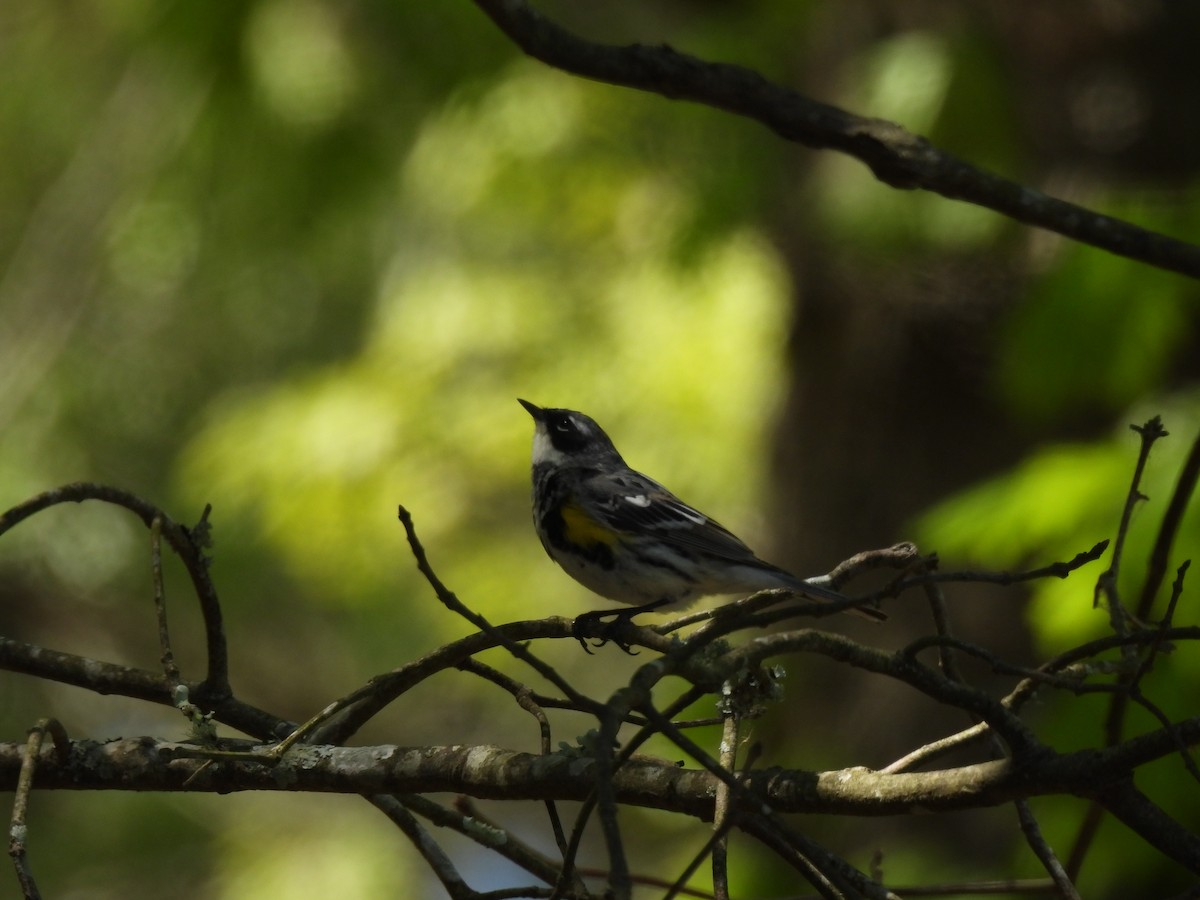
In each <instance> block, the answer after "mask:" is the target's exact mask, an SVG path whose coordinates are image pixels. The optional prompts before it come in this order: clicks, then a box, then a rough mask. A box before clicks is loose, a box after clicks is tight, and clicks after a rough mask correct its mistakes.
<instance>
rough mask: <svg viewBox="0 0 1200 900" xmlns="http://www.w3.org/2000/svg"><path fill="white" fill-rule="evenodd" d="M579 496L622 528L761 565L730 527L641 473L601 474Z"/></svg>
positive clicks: (600, 515)
mask: <svg viewBox="0 0 1200 900" xmlns="http://www.w3.org/2000/svg"><path fill="white" fill-rule="evenodd" d="M580 499H581V500H582V501H583V502H584V503H585V504H587V506H588V508H589V510H591V511H592V512H593V514H594V515H595V516H596V517H597V518H599V519H601V520H602V521H604V522H605V523H606V524H607V525H608V526H609V527H610V528H612V529H613V530H615V531H617V532H622V533H625V534H630V533H634V534H646V533H651V534H653V535H654V536H655V537H656V538H658V539H659V540H661V541H664V542H666V543H668V544H674V545H676V546H678V547H680V548H686V549H690V550H698V551H700V552H702V553H707V554H711V555H713V556H720V557H723V558H725V559H728V560H730V561H732V562H747V563H749V562H758V563H760V564H761V560H758V559H757V557H755V555H754V553H753V551H752V550H751V549H750V548H749V547H747V546H746V545H745V544H744V543H742V541H740V540H739V539H738V538H737V536H736V535H734V534H733V533H732V532H731V531H729V530H728V529H727V528H725V527H724V526H723V525H721V524H720V523H719V522H717V521H715V520H713V519H711V518H709V517H708V516H706V515H704V513H702V512H700V511H699V510H698V509H695V508H694V507H691V506H688V505H687V504H686V503H684V502H683V501H682V500H680V499H679V498H678V497H676V496H675V495H674V494H672V493H671V492H670V491H668V490H667V489H666V488H665V487H663V486H662V485H661V484H659V483H658V482H657V481H654V480H653V479H651V478H647V477H646V476H645V475H642V474H641V473H638V472H632V473H628V472H627V473H624V474H617V475H603V474H602V475H597V476H595V477H594V478H591V479H588V480H587V481H586V482H585V486H584V491H583V496H582V497H581V498H580Z"/></svg>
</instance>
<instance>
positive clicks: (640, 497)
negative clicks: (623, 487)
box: [624, 494, 650, 509]
mask: <svg viewBox="0 0 1200 900" xmlns="http://www.w3.org/2000/svg"><path fill="white" fill-rule="evenodd" d="M624 500H625V502H626V503H631V504H633V505H634V506H640V507H641V508H642V509H645V508H646V507H647V506H649V505H650V498H649V497H647V496H646V495H645V494H626V495H625V497H624Z"/></svg>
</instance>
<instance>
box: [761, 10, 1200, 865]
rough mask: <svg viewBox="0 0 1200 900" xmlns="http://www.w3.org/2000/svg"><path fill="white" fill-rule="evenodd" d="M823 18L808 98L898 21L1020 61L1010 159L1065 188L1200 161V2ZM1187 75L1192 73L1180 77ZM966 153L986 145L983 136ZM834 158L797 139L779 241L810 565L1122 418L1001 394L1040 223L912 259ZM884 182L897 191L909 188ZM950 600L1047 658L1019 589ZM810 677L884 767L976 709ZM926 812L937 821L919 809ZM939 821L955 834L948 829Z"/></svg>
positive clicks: (789, 451)
mask: <svg viewBox="0 0 1200 900" xmlns="http://www.w3.org/2000/svg"><path fill="white" fill-rule="evenodd" d="M825 16H826V19H825V20H824V21H822V20H821V19H820V18H819V17H814V19H813V20H812V22H811V31H810V32H809V33H808V35H807V39H808V41H809V48H810V52H809V53H807V54H803V57H804V60H805V66H806V67H807V69H806V71H803V72H797V73H794V74H793V76H792V78H793V83H795V84H797V85H798V86H799V88H800V89H801V90H802V91H803V92H805V93H808V94H810V95H812V96H816V97H819V98H823V99H830V100H832V101H833V102H835V103H838V102H840V98H839V80H840V73H841V72H842V71H843V69H844V67H845V66H847V65H848V64H861V61H862V59H863V58H864V54H866V53H867V52H869V49H870V48H871V47H872V46H873V45H875V44H876V43H877V42H878V41H880V40H882V39H885V38H887V37H890V36H893V35H895V34H897V33H900V32H904V31H907V30H911V29H928V30H930V31H932V32H935V33H937V34H939V35H943V36H944V35H957V36H958V38H961V39H966V38H967V37H968V36H969V39H970V40H971V41H973V42H975V43H976V44H979V43H980V42H982V43H983V45H984V46H986V47H987V48H989V52H990V53H993V54H995V57H996V58H997V59H998V60H999V61H1000V63H1001V65H1002V66H1003V67H1004V68H1005V69H1006V70H1007V71H1005V72H1004V76H1005V78H1006V81H1007V84H1008V85H1009V89H1010V92H1011V100H1010V102H1011V110H1010V113H1011V114H1012V115H1014V116H1015V120H1016V121H1017V122H1018V123H1019V124H1020V126H1021V129H1022V131H1021V133H1020V134H1019V135H1018V136H1017V138H1016V139H1017V141H1018V145H1019V152H1023V153H1024V154H1026V157H1027V158H1028V159H1032V160H1036V166H1037V167H1036V168H1035V169H1033V170H1031V171H1025V172H1009V173H1006V174H1010V175H1013V176H1015V177H1017V178H1018V179H1021V180H1024V181H1025V182H1026V183H1028V184H1031V185H1033V186H1035V187H1036V186H1040V185H1047V184H1050V185H1057V186H1058V188H1059V190H1061V188H1062V185H1063V184H1064V183H1067V182H1068V181H1070V182H1073V183H1076V184H1077V183H1079V181H1081V180H1082V181H1084V182H1086V183H1089V184H1097V183H1101V184H1102V183H1105V182H1106V181H1112V180H1117V179H1134V180H1136V182H1137V183H1141V184H1152V185H1154V186H1155V187H1156V188H1161V187H1162V186H1163V184H1164V182H1166V183H1168V184H1177V183H1178V182H1179V181H1180V180H1181V179H1183V178H1191V177H1192V176H1193V175H1194V171H1195V168H1196V164H1197V160H1198V157H1197V156H1196V154H1195V153H1194V147H1195V142H1194V140H1192V139H1190V137H1191V136H1193V135H1195V133H1196V132H1197V131H1198V130H1200V106H1197V104H1195V103H1194V102H1192V101H1188V100H1185V99H1184V98H1183V97H1182V96H1181V94H1182V93H1186V92H1187V91H1194V89H1195V87H1196V80H1195V76H1194V73H1195V68H1196V67H1195V65H1194V63H1193V62H1192V61H1191V58H1190V55H1194V52H1195V51H1194V46H1192V47H1191V49H1189V48H1188V46H1187V45H1188V44H1192V43H1193V42H1194V38H1195V36H1196V35H1197V34H1200V27H1198V25H1200V22H1198V18H1200V16H1198V14H1197V8H1196V6H1195V5H1187V4H1150V3H1135V2H1128V3H1121V2H1117V3H1101V2H1090V3H1080V2H1078V0H1056V2H1050V3H1037V4H1029V3H1022V4H1009V3H1005V2H993V3H989V4H986V5H983V6H979V5H972V6H971V7H969V8H960V7H946V6H943V5H937V4H934V5H928V4H911V3H907V2H902V0H870V2H868V0H857V2H853V3H849V4H839V5H838V7H837V9H836V11H829V12H827V13H826V14H825ZM1185 35H1186V38H1185V37H1184V36H1185ZM953 39H955V38H952V40H953ZM1188 72H1190V73H1192V76H1191V77H1190V78H1189V77H1183V75H1182V74H1181V73H1188ZM856 111H857V112H862V113H867V114H871V113H873V112H875V111H873V110H862V109H858V110H856ZM978 114H979V116H980V120H979V121H978V122H974V123H972V122H970V121H966V122H956V123H954V125H953V127H954V128H955V131H956V133H958V134H960V135H961V134H969V133H970V132H971V130H972V129H974V128H976V127H977V126H979V125H980V124H981V123H982V122H983V121H984V120H985V119H986V117H987V116H988V115H989V110H986V109H981V110H979V113H978ZM901 124H905V123H903V122H902V123H901ZM966 141H967V143H968V145H969V141H970V138H966ZM948 149H950V150H951V151H955V150H956V149H959V148H957V147H956V146H954V145H950V146H949V147H948ZM960 152H962V153H963V154H964V155H966V156H971V149H970V148H969V146H968V147H966V148H963V149H961V150H960ZM976 158H978V157H976ZM818 160H819V157H818V156H817V155H815V154H811V153H808V152H806V151H797V156H796V164H795V166H794V169H793V171H794V172H795V173H796V182H795V184H793V185H790V186H787V187H786V188H785V189H784V190H782V191H780V193H779V196H780V198H781V201H780V207H779V209H777V211H776V214H777V220H776V241H777V243H778V246H780V247H781V248H782V250H783V253H784V255H785V256H786V258H787V259H788V261H789V264H790V267H791V275H792V279H793V284H794V286H795V308H796V313H795V319H794V321H795V326H794V331H793V334H792V335H791V341H790V346H789V352H790V384H789V385H788V389H787V395H786V398H785V402H784V406H783V409H782V412H781V415H780V421H779V426H778V432H777V435H776V439H775V454H774V460H773V468H774V476H773V481H772V483H773V484H774V485H776V490H775V492H774V494H773V496H772V497H771V498H770V502H771V503H772V516H773V522H774V525H775V534H776V535H777V536H778V540H779V546H780V548H781V550H780V553H779V554H778V556H779V558H780V560H781V561H782V562H784V563H785V564H787V565H790V566H791V567H793V568H794V570H796V571H799V572H800V573H802V574H814V573H818V572H824V571H827V570H828V569H829V568H830V567H831V566H833V565H834V564H836V563H837V562H838V561H840V560H842V559H844V558H845V557H847V556H848V555H850V554H852V553H854V552H857V551H859V550H863V549H867V548H874V547H882V546H887V545H889V544H891V543H894V542H896V541H899V540H904V539H908V538H911V537H913V535H911V534H909V533H908V531H907V530H906V523H908V522H910V521H911V520H912V519H913V517H914V516H916V515H917V514H919V513H920V512H921V511H922V510H925V509H927V508H929V507H930V506H931V505H933V504H935V503H937V502H938V501H940V500H943V499H945V498H946V497H948V496H950V495H952V494H954V493H955V492H957V491H959V490H960V489H962V488H964V487H966V486H968V485H971V484H974V483H976V482H978V481H980V480H981V479H985V478H988V477H989V476H993V475H996V474H999V473H1001V472H1003V471H1005V470H1006V469H1008V468H1009V467H1011V466H1012V465H1014V464H1015V463H1016V462H1017V461H1019V460H1020V459H1022V457H1024V456H1025V455H1026V454H1027V453H1028V452H1029V451H1030V450H1031V448H1033V447H1034V446H1036V445H1040V444H1043V443H1046V442H1052V441H1057V440H1062V439H1068V438H1083V437H1088V436H1094V435H1097V434H1099V433H1101V432H1102V431H1104V430H1105V429H1108V428H1110V427H1111V424H1112V423H1111V416H1110V414H1106V412H1105V411H1104V410H1102V409H1101V408H1100V407H1099V406H1098V405H1096V404H1085V405H1084V406H1083V407H1082V409H1083V410H1084V411H1083V412H1079V411H1075V410H1070V411H1064V413H1063V415H1061V416H1060V417H1058V418H1057V419H1055V420H1054V421H1053V422H1052V423H1050V424H1048V425H1044V426H1042V425H1039V426H1036V427H1035V426H1032V425H1031V424H1030V423H1027V422H1023V421H1020V420H1019V419H1018V418H1017V417H1016V414H1015V413H1014V412H1013V411H1012V410H1010V409H1009V408H1007V407H1006V405H1005V404H1004V402H1003V401H1002V399H1001V397H1000V394H999V392H998V391H997V390H996V378H995V364H996V362H997V360H998V359H999V357H1000V355H1001V354H1003V353H1004V346H1003V340H1004V338H1003V335H1004V332H1005V327H1006V323H1007V319H1008V317H1009V316H1010V314H1011V313H1012V311H1013V310H1014V309H1015V308H1016V307H1017V306H1018V304H1019V303H1020V302H1021V299H1022V296H1023V294H1024V292H1025V289H1026V286H1027V284H1028V281H1029V279H1030V278H1032V277H1035V276H1034V275H1031V274H1030V271H1031V265H1030V259H1029V258H1028V252H1029V249H1030V244H1031V241H1030V235H1029V233H1028V232H1018V240H1016V241H1012V240H1011V235H1012V232H1009V233H1008V234H1009V237H1010V240H1009V241H1008V243H1007V244H1006V245H1005V246H985V247H983V248H981V249H978V250H975V251H971V252H967V253H964V252H963V251H962V250H961V249H959V250H955V249H951V250H939V249H938V248H936V247H930V246H927V245H920V244H919V242H915V241H914V242H913V243H914V244H917V248H916V249H912V250H910V251H908V252H907V253H906V255H904V256H903V257H897V256H894V255H893V256H888V257H887V258H881V254H880V253H879V252H878V249H877V245H863V246H852V245H847V244H846V243H845V241H844V240H837V239H831V238H830V237H829V234H828V229H826V228H824V227H823V223H822V221H821V219H820V215H819V213H817V214H814V212H813V205H812V204H808V203H806V202H805V200H804V198H806V197H812V196H815V194H816V190H815V186H814V182H815V180H817V179H820V178H821V177H822V170H821V168H820V166H819V165H816V163H817V161H818ZM863 177H868V176H867V175H866V174H865V173H864V176H863ZM878 190H879V191H880V193H881V195H882V193H883V192H885V191H888V190H890V188H887V187H884V186H882V185H880V186H879V188H878ZM796 198H800V199H796ZM946 202H949V201H946ZM1085 202H1086V201H1085ZM1081 301H1082V302H1086V298H1081ZM1131 302H1136V301H1134V300H1133V299H1132V298H1131ZM1097 364H1098V365H1101V364H1102V362H1101V361H1100V360H1099V359H1098V361H1097ZM1194 365H1195V362H1194V361H1193V362H1191V363H1190V364H1189V367H1190V366H1194ZM1113 524H1114V527H1115V524H1116V523H1113ZM936 549H937V548H936V547H922V550H924V551H926V552H928V551H933V550H936ZM1079 549H1081V550H1082V549H1085V548H1082V547H1081V548H1079ZM789 554H790V555H789ZM1047 561H1049V560H1038V561H1037V562H1038V563H1041V562H1047ZM956 562H957V563H962V562H964V561H962V560H958V561H956ZM951 604H952V606H951V612H952V616H953V622H954V625H955V627H956V629H958V633H959V634H960V636H962V637H964V638H965V639H967V640H972V639H979V638H981V637H983V636H986V637H987V640H988V643H989V646H990V647H991V648H992V649H993V650H994V651H995V652H997V653H998V654H1000V655H1001V656H1004V657H1006V658H1008V659H1012V660H1029V659H1031V656H1030V652H1029V648H1028V646H1027V630H1026V629H1025V627H1024V626H1023V624H1022V623H1023V607H1022V605H1021V604H1020V601H1019V600H1018V599H1017V595H1016V594H1015V593H1014V592H1013V591H1012V590H1007V591H1004V592H1001V591H999V590H998V589H996V588H986V587H981V588H978V589H976V590H974V591H971V590H968V589H964V588H957V587H956V588H955V590H954V592H953V595H952V597H951ZM889 612H890V613H891V614H892V621H890V622H888V623H887V624H885V625H884V626H883V629H886V630H880V631H879V632H878V634H876V635H875V636H874V638H873V639H874V640H875V641H876V642H878V643H881V644H882V645H884V646H892V647H900V646H902V645H903V644H904V643H905V642H906V641H907V640H908V639H909V638H911V637H915V636H916V635H917V634H918V633H928V631H929V630H930V623H929V614H928V611H927V610H926V609H925V608H924V606H923V603H922V601H921V600H920V599H919V598H918V597H917V596H915V595H914V596H909V597H907V598H906V599H905V601H904V604H903V605H894V606H893V607H891V608H890V609H889ZM818 627H836V628H837V629H838V630H853V631H854V633H855V635H856V636H865V637H869V636H870V635H869V633H865V632H864V630H863V628H866V629H869V628H870V625H869V624H866V625H864V626H863V628H860V627H859V623H856V622H855V623H850V624H846V623H845V622H842V621H839V622H837V623H819V625H818ZM966 668H967V672H968V675H969V677H971V678H973V679H975V680H976V682H977V683H979V682H986V679H987V678H988V673H987V672H983V671H974V670H972V668H971V667H970V666H967V667H966ZM809 676H811V677H812V678H814V679H817V680H818V684H819V687H818V688H816V689H813V685H812V682H811V681H806V682H804V684H806V686H807V689H806V690H805V691H804V703H805V704H806V705H805V709H804V713H803V717H802V719H803V720H804V721H822V722H833V723H837V725H836V727H838V728H839V733H838V737H837V742H838V743H839V744H840V745H842V746H843V747H845V746H853V747H854V748H855V749H856V750H857V753H856V758H859V759H861V760H862V761H863V763H864V764H870V765H882V764H885V763H887V762H890V761H891V760H892V759H893V758H894V757H895V756H896V755H897V754H899V753H901V752H903V750H902V748H904V747H907V746H915V745H917V744H919V743H921V742H922V741H924V740H928V739H931V738H933V737H936V736H937V734H938V733H939V732H942V731H944V730H946V729H949V730H953V729H955V728H958V727H965V726H966V725H967V724H969V723H968V722H966V721H961V722H957V723H946V722H944V721H943V722H934V721H929V720H928V719H927V720H925V721H924V722H922V717H921V713H920V710H919V709H918V708H917V707H918V706H919V704H920V702H921V701H920V699H919V698H917V697H915V696H914V695H912V694H911V693H910V694H901V693H899V692H894V691H891V690H889V689H888V687H887V686H881V685H880V683H879V681H878V679H869V678H863V679H861V680H859V681H856V682H853V683H847V682H846V681H845V680H844V679H842V678H841V677H840V676H839V681H838V683H836V684H820V683H819V679H820V673H819V672H814V673H807V674H806V675H804V676H796V677H805V678H808V677H809ZM810 702H812V703H814V704H821V703H825V704H827V707H826V708H825V709H821V708H814V707H810V706H809V705H808V704H809V703H810ZM905 706H907V707H909V709H908V710H907V711H900V709H903V707H905ZM898 707H899V708H900V709H898ZM847 709H852V710H854V713H853V714H849V713H847ZM885 711H886V715H884V712H885ZM880 721H888V722H912V723H915V724H916V729H917V730H921V731H923V732H924V733H921V734H913V733H909V734H899V733H880V729H879V728H878V727H877V723H878V722H880ZM780 727H781V728H783V727H787V728H792V727H795V728H797V729H798V728H799V727H800V726H799V725H793V723H788V724H787V725H786V726H783V725H781V726H780ZM799 737H800V736H799V735H797V734H791V735H787V736H785V735H778V734H777V735H772V736H771V737H770V738H769V739H768V741H767V744H768V746H775V747H777V748H778V747H789V748H790V747H792V746H797V745H799V746H801V747H802V746H803V741H802V740H797V739H798V738H799ZM1009 816H1011V812H1007V811H1006V812H1005V813H1004V815H1003V816H1001V817H1000V818H999V819H994V820H993V822H994V824H995V825H996V827H1002V824H1003V823H1006V822H1007V819H1008V817H1009ZM914 826H915V827H918V828H919V827H920V824H919V822H918V821H915V820H910V821H906V822H904V823H903V824H902V825H901V827H902V828H904V829H906V830H909V829H912V828H913V827H914ZM879 827H881V828H882V827H886V826H885V825H884V824H883V823H879ZM962 832H963V834H964V838H967V835H968V834H969V838H968V839H966V840H964V842H963V847H962V848H961V849H962V851H963V853H964V854H965V856H964V859H971V858H972V856H975V858H977V859H978V858H979V857H978V855H979V854H986V855H987V856H989V857H990V858H992V859H993V860H994V859H995V858H996V857H995V854H996V853H997V852H998V853H1000V854H1005V853H1007V852H1008V848H1010V847H1011V844H1010V843H1009V840H1010V837H1011V836H1010V835H1002V834H1000V833H999V832H996V833H995V835H994V837H995V838H996V839H997V840H996V843H995V844H992V843H991V841H989V840H987V839H986V837H985V835H984V834H982V833H981V831H980V830H978V828H975V829H963V830H962ZM939 834H940V835H941V837H942V839H944V838H945V835H946V832H945V831H944V830H943V831H941V832H939ZM983 848H987V849H983Z"/></svg>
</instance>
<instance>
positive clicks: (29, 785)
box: [8, 719, 71, 900]
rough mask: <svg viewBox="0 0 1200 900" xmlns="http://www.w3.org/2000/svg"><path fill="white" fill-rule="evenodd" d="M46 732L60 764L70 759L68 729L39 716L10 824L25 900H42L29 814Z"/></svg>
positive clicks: (27, 746)
mask: <svg viewBox="0 0 1200 900" xmlns="http://www.w3.org/2000/svg"><path fill="white" fill-rule="evenodd" d="M46 732H50V737H51V740H53V741H54V749H55V754H56V756H57V757H58V761H59V762H60V763H64V762H66V759H67V758H68V757H69V755H70V748H71V742H70V740H69V739H68V738H67V732H66V730H65V729H64V728H63V727H62V725H61V724H60V723H59V721H58V720H57V719H39V720H38V722H37V724H36V725H34V726H33V728H31V729H29V738H28V740H26V742H25V752H24V755H23V756H22V758H21V772H20V775H19V776H18V778H17V789H16V792H15V793H14V795H13V810H12V817H11V818H10V819H9V825H8V855H9V856H10V857H12V861H13V867H14V868H15V869H16V871H17V882H18V883H19V884H20V885H21V893H22V896H23V897H24V898H25V900H40V897H41V896H42V895H41V893H40V892H39V890H38V886H37V881H36V880H35V879H34V877H33V869H32V868H31V867H30V865H29V856H28V847H27V843H28V836H29V826H28V824H27V822H26V820H27V818H28V815H29V796H30V794H31V792H32V791H33V777H34V772H35V770H36V769H37V765H38V757H39V756H40V755H41V752H42V742H43V740H44V739H45V736H46Z"/></svg>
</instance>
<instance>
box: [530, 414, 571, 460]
mask: <svg viewBox="0 0 1200 900" xmlns="http://www.w3.org/2000/svg"><path fill="white" fill-rule="evenodd" d="M566 458H567V457H566V455H565V454H564V453H563V452H562V451H561V450H557V449H555V447H554V444H552V443H551V442H550V435H549V434H547V433H546V426H544V425H542V424H541V423H539V424H538V426H537V428H536V429H534V432H533V464H534V465H535V466H536V465H537V464H538V463H550V464H551V465H555V466H557V465H560V464H561V463H562V462H563V461H564V460H565V459H566Z"/></svg>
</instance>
